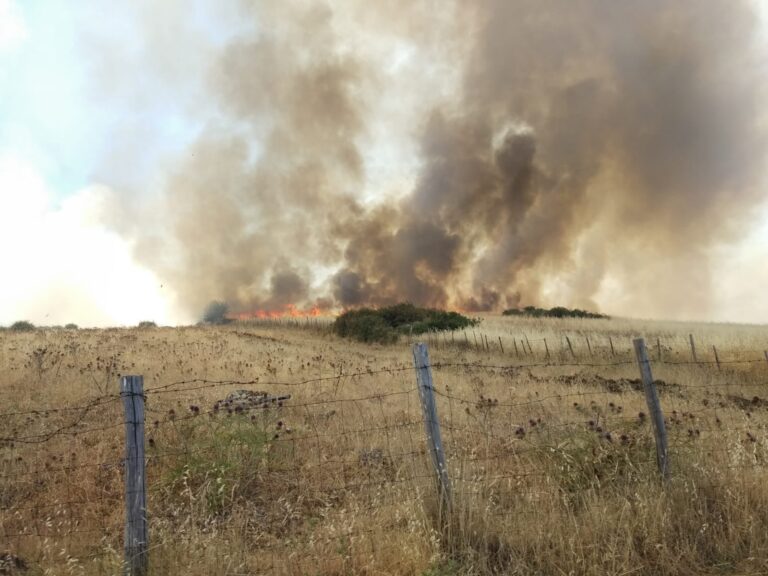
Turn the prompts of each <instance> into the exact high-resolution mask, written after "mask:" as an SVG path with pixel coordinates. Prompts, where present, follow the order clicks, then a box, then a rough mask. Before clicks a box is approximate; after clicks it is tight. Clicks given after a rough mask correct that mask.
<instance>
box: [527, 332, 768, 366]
mask: <svg viewBox="0 0 768 576" xmlns="http://www.w3.org/2000/svg"><path fill="white" fill-rule="evenodd" d="M512 344H514V345H515V358H518V357H519V356H520V352H518V351H517V340H516V339H515V338H514V337H513V338H512ZM766 354H767V356H766V357H765V360H766V362H768V352H766Z"/></svg>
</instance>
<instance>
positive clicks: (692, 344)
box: [688, 334, 699, 364]
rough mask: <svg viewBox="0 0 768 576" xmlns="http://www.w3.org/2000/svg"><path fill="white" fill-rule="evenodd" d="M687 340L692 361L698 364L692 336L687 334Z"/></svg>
mask: <svg viewBox="0 0 768 576" xmlns="http://www.w3.org/2000/svg"><path fill="white" fill-rule="evenodd" d="M688 340H690V341H691V355H692V356H693V361H694V362H696V363H697V364H698V363H699V359H698V358H697V357H696V344H695V343H694V341H693V334H688Z"/></svg>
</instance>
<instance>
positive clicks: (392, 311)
mask: <svg viewBox="0 0 768 576" xmlns="http://www.w3.org/2000/svg"><path fill="white" fill-rule="evenodd" d="M475 324H477V320H472V319H470V318H467V317H466V316H462V315H461V314H458V313H457V312H446V311H445V310H436V309H433V308H418V307H416V306H414V305H413V304H408V303H400V304H395V305H392V306H387V307H384V308H378V309H374V308H359V309H357V310H349V311H347V312H344V313H343V314H341V315H340V316H339V317H338V318H336V321H335V322H334V323H333V329H334V332H336V334H338V335H339V336H342V337H345V338H354V339H356V340H359V341H360V342H381V343H388V342H394V341H395V340H397V338H398V336H399V335H400V334H423V333H425V332H430V331H442V330H459V329H461V328H466V327H467V326H474V325H475Z"/></svg>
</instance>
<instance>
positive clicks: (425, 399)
mask: <svg viewBox="0 0 768 576" xmlns="http://www.w3.org/2000/svg"><path fill="white" fill-rule="evenodd" d="M413 363H414V365H415V366H416V382H417V383H418V387H419V400H421V409H422V412H423V414H424V426H425V427H426V430H427V444H428V447H429V453H430V455H431V456H432V465H433V466H434V468H435V474H436V477H437V478H436V479H437V484H438V490H439V492H440V501H441V504H442V506H443V509H444V510H445V511H448V512H449V511H450V509H451V479H450V478H449V476H448V467H447V466H446V463H445V452H444V451H443V440H442V437H441V436H440V421H439V420H438V417H437V406H436V404H435V395H434V387H433V384H432V367H431V365H430V363H429V351H428V350H427V347H426V345H424V344H422V343H420V342H419V343H417V344H414V345H413Z"/></svg>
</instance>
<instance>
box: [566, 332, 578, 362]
mask: <svg viewBox="0 0 768 576" xmlns="http://www.w3.org/2000/svg"><path fill="white" fill-rule="evenodd" d="M565 341H566V342H568V349H569V350H570V351H571V356H573V359H574V360H575V359H576V354H575V353H574V352H573V346H571V339H570V338H568V336H567V335H566V336H565Z"/></svg>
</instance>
